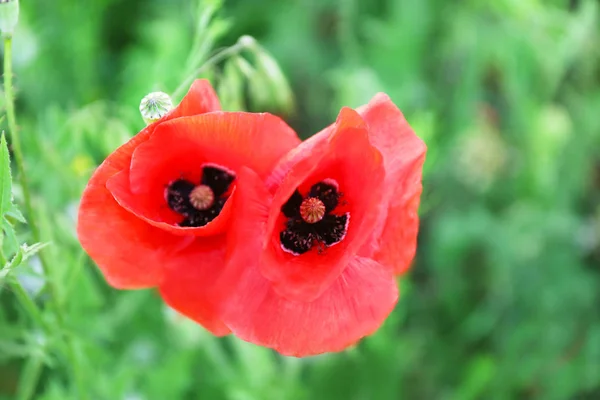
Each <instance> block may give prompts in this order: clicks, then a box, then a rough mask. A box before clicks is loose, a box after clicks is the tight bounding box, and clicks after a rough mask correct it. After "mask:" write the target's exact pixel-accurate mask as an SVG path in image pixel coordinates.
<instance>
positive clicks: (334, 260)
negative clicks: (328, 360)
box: [218, 95, 425, 356]
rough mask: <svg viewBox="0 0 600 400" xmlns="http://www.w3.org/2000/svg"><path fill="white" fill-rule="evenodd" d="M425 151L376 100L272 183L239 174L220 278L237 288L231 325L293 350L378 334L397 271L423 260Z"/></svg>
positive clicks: (344, 116)
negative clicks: (417, 256) (418, 257)
mask: <svg viewBox="0 0 600 400" xmlns="http://www.w3.org/2000/svg"><path fill="white" fill-rule="evenodd" d="M359 114H360V115H359ZM424 155H425V145H424V144H423V142H422V141H421V140H420V139H418V138H417V137H416V136H415V135H414V133H413V132H412V130H411V129H410V127H409V126H408V124H407V123H406V121H405V120H404V117H403V116H402V114H401V112H400V111H399V110H398V109H397V108H396V107H395V106H394V105H393V104H392V103H391V101H390V100H389V98H387V97H386V96H385V95H378V96H377V97H375V98H374V99H373V101H372V102H371V103H369V105H367V106H366V107H363V108H361V109H359V113H357V112H356V111H354V110H351V109H348V108H345V109H342V111H341V113H340V115H339V117H338V119H337V121H336V123H335V124H334V125H333V126H331V127H329V128H327V129H325V130H324V131H322V132H321V133H319V134H317V135H315V136H313V137H312V138H311V139H309V140H307V141H305V142H304V143H303V144H302V145H300V146H298V147H297V148H296V149H294V150H292V151H291V152H290V153H289V154H288V156H286V157H285V158H284V159H283V160H282V161H281V162H280V163H279V165H278V167H277V168H276V169H275V170H274V171H273V173H272V175H271V177H270V178H268V179H267V180H266V184H265V183H263V182H264V180H263V179H261V177H260V176H259V175H257V174H256V173H255V172H253V171H251V170H249V169H242V171H241V172H240V175H239V180H238V186H237V193H236V198H235V199H234V202H235V203H234V207H233V215H234V217H233V222H232V228H231V229H230V230H229V233H228V234H229V236H230V237H229V247H228V264H227V268H226V272H225V273H223V275H222V276H221V281H220V282H219V285H218V287H227V288H229V290H228V292H227V296H225V297H224V298H222V299H221V300H220V301H221V302H222V308H223V309H222V313H223V314H222V318H223V320H224V321H225V323H226V324H227V325H228V326H229V327H230V329H231V330H232V331H233V332H234V333H235V334H236V335H238V336H239V337H241V338H242V339H244V340H247V341H250V342H253V343H257V344H260V345H263V346H267V347H271V348H274V349H276V350H277V351H279V352H281V353H283V354H286V355H294V356H306V355H312V354H319V353H323V352H328V351H339V350H342V349H344V348H345V347H347V346H349V345H351V344H353V343H355V342H356V341H357V340H359V339H360V338H361V337H363V336H365V335H367V334H370V333H372V332H374V331H375V330H376V329H377V328H378V327H379V326H380V325H381V323H382V322H383V321H384V319H385V318H386V317H387V315H388V314H389V313H390V312H391V310H392V309H393V307H394V305H395V303H396V300H397V297H398V291H397V287H396V282H395V278H394V275H395V274H398V273H401V272H403V271H405V270H406V269H407V268H408V265H409V263H410V261H411V260H412V258H413V256H414V248H415V243H416V233H417V228H418V218H417V214H416V211H417V207H418V202H419V195H420V192H421V167H422V163H423V160H424ZM222 285H224V286H222ZM220 293H221V294H222V293H224V292H223V291H220Z"/></svg>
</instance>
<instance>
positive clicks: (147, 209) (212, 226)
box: [106, 171, 235, 236]
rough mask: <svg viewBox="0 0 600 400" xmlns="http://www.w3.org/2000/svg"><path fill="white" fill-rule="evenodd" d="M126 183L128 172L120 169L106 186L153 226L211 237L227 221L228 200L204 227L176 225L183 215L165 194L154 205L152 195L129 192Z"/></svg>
mask: <svg viewBox="0 0 600 400" xmlns="http://www.w3.org/2000/svg"><path fill="white" fill-rule="evenodd" d="M198 180H199V178H198ZM129 182H130V179H129V171H122V172H120V173H118V174H116V175H115V176H113V177H112V178H110V179H109V180H108V182H107V184H106V187H107V188H108V190H110V192H111V193H112V195H113V196H114V198H115V200H116V201H117V202H118V203H119V205H120V206H121V207H123V208H124V209H126V210H128V211H129V212H131V213H133V214H135V215H136V216H137V217H138V218H140V219H142V220H143V221H145V222H147V223H148V224H150V225H152V226H155V227H157V228H160V229H162V230H165V231H167V232H169V233H172V234H174V235H179V236H186V235H193V236H211V235H215V234H219V233H222V232H224V231H225V229H226V228H227V226H228V224H229V216H230V214H231V202H229V201H227V202H225V205H224V206H223V209H222V210H221V212H220V213H219V215H218V216H217V217H216V218H215V219H213V220H212V221H211V222H209V223H208V224H206V225H205V226H200V227H194V228H189V227H188V228H183V227H180V226H177V223H179V222H181V219H182V217H181V216H180V215H178V214H176V213H175V212H173V211H171V210H170V209H169V208H168V207H167V206H166V203H165V201H164V197H163V200H162V201H161V202H160V203H162V204H160V203H159V204H157V201H156V199H153V198H151V196H144V195H138V194H134V193H132V192H131V190H130V188H129ZM234 192H235V189H234V190H233V191H232V192H231V195H233V193H234Z"/></svg>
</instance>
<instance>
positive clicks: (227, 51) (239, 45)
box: [171, 41, 248, 100]
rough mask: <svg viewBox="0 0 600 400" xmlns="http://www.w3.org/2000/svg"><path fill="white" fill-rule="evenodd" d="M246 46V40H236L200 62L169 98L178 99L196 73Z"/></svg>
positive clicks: (237, 52) (198, 73)
mask: <svg viewBox="0 0 600 400" xmlns="http://www.w3.org/2000/svg"><path fill="white" fill-rule="evenodd" d="M246 48H248V44H247V42H243V41H238V42H237V43H236V44H234V45H233V46H230V47H228V48H226V49H224V50H221V51H220V52H218V53H217V54H215V55H214V56H212V57H211V58H209V59H208V60H206V62H205V63H204V64H202V66H201V67H199V68H198V69H196V70H195V71H194V72H193V73H191V74H190V76H188V77H187V78H186V79H185V80H184V81H183V82H182V83H181V85H179V87H178V88H177V89H175V92H173V95H172V96H171V98H172V99H174V100H175V99H178V98H179V97H180V96H181V95H183V92H184V91H185V90H186V89H187V88H188V87H189V86H190V85H191V84H192V82H193V81H194V79H196V77H197V76H198V75H200V74H201V73H203V72H204V71H206V70H207V69H208V68H210V67H212V66H214V65H216V64H218V63H220V62H221V61H223V60H225V59H227V57H230V56H234V55H237V54H239V53H240V52H241V51H242V50H244V49H246Z"/></svg>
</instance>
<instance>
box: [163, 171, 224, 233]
mask: <svg viewBox="0 0 600 400" xmlns="http://www.w3.org/2000/svg"><path fill="white" fill-rule="evenodd" d="M234 180H235V175H233V174H232V173H231V172H229V171H228V170H226V169H225V168H223V169H221V168H219V167H217V166H213V165H206V166H204V167H203V168H202V181H201V182H200V184H197V185H196V184H194V183H193V182H190V181H188V180H185V179H178V180H176V181H173V182H171V184H169V186H168V187H167V190H166V196H165V197H166V200H167V204H168V205H169V208H170V209H171V210H173V211H175V212H176V213H178V214H181V216H182V217H184V219H183V221H182V222H180V223H179V226H182V227H198V226H204V225H206V224H208V223H209V222H211V221H212V220H213V219H215V218H216V217H217V216H218V215H219V213H220V212H221V210H222V209H223V206H224V205H225V202H226V201H227V197H228V196H227V195H226V193H227V191H228V190H229V186H230V185H231V183H232V182H233V181H234Z"/></svg>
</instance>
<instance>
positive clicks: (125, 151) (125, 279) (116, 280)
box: [77, 80, 220, 289]
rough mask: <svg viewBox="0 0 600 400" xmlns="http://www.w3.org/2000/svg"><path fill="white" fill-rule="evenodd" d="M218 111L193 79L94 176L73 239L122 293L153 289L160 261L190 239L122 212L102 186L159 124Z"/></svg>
mask: <svg viewBox="0 0 600 400" xmlns="http://www.w3.org/2000/svg"><path fill="white" fill-rule="evenodd" d="M218 109H220V106H219V102H218V99H217V97H216V94H215V92H214V90H213V89H212V87H211V86H210V84H209V83H208V81H206V80H197V81H195V82H194V84H193V85H192V87H191V89H190V91H189V92H188V94H187V95H186V96H185V97H184V98H183V100H182V101H181V104H180V105H179V106H178V107H177V108H175V109H174V110H173V111H172V112H171V113H169V114H168V115H166V116H165V117H163V118H162V119H161V120H159V121H157V122H155V123H154V124H151V125H149V126H147V127H146V128H144V129H143V130H142V131H141V132H140V133H138V134H137V135H136V136H134V137H133V138H131V140H129V141H128V142H127V143H125V144H124V145H122V146H121V147H119V148H118V149H117V150H115V151H114V152H113V153H112V154H110V155H109V156H108V157H107V158H106V160H104V162H103V163H102V164H101V165H100V166H99V167H98V168H97V169H96V171H95V172H94V174H93V175H92V177H91V179H90V181H89V183H88V185H87V187H86V189H85V190H84V192H83V195H82V199H81V205H80V207H79V215H78V222H77V235H78V237H79V241H80V242H81V245H82V247H83V248H84V249H85V250H86V252H87V253H88V254H89V255H90V257H91V258H92V259H93V260H94V261H95V262H96V263H97V264H98V267H99V268H100V270H101V271H102V272H103V274H104V275H105V277H106V280H107V281H108V282H109V283H110V284H111V285H113V286H115V287H118V288H122V289H135V288H143V287H151V286H155V285H157V284H158V283H159V282H160V281H161V279H162V276H163V267H162V262H163V258H165V257H166V258H168V257H170V256H171V255H172V253H173V252H176V251H177V250H179V249H180V248H181V247H182V246H185V245H186V244H187V243H188V242H189V240H190V239H187V238H181V237H174V236H172V235H169V234H168V233H166V232H164V231H162V230H160V229H156V228H154V227H152V226H149V225H148V224H147V223H145V222H144V221H142V220H140V219H139V218H137V217H136V216H135V215H133V214H131V213H129V212H128V211H127V210H125V209H123V208H122V207H121V206H119V204H117V202H116V201H115V200H114V198H113V196H112V195H111V193H110V192H109V191H108V190H107V189H106V182H107V181H108V180H109V179H110V178H111V177H113V176H115V175H116V174H118V173H119V172H120V171H123V170H127V169H128V168H129V165H130V163H131V157H132V154H133V151H134V150H135V149H136V148H137V147H138V146H139V145H140V144H142V143H144V142H145V141H147V140H148V139H149V138H150V137H151V135H152V134H153V133H154V130H155V128H156V127H157V126H158V125H159V124H160V123H161V122H164V121H167V120H169V119H170V118H174V117H179V116H182V115H193V114H198V113H204V112H208V111H215V110H218Z"/></svg>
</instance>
